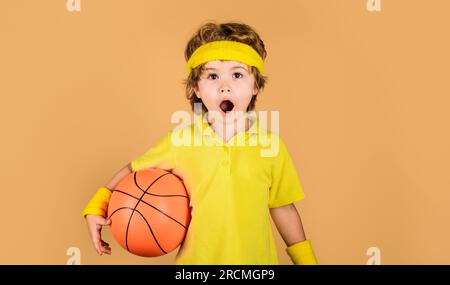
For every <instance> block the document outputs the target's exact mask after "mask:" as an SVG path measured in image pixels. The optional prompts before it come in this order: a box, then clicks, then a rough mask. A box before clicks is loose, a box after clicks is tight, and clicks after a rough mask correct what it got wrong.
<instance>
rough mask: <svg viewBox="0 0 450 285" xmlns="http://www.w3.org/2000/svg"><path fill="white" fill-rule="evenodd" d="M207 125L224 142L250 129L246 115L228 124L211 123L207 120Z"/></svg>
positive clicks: (224, 122) (249, 122)
mask: <svg viewBox="0 0 450 285" xmlns="http://www.w3.org/2000/svg"><path fill="white" fill-rule="evenodd" d="M208 124H209V125H210V126H211V128H212V129H213V130H214V132H215V133H216V134H217V136H218V137H219V138H221V139H222V140H225V141H229V140H230V139H231V138H232V137H233V136H234V135H236V134H237V133H240V132H245V131H247V130H248V129H249V128H250V127H251V121H250V119H249V118H248V116H247V115H246V114H244V116H241V117H239V118H236V119H234V120H230V122H226V121H225V120H223V122H217V121H215V122H213V123H211V122H210V121H209V120H208Z"/></svg>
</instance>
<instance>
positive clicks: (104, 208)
mask: <svg viewBox="0 0 450 285" xmlns="http://www.w3.org/2000/svg"><path fill="white" fill-rule="evenodd" d="M110 197H111V190H109V189H108V188H106V187H104V186H103V187H100V188H98V190H97V192H96V193H95V194H94V196H93V197H92V198H91V200H90V201H89V202H88V203H87V205H86V207H84V210H83V212H82V215H83V218H86V215H97V216H102V217H106V214H107V212H108V203H109V198H110Z"/></svg>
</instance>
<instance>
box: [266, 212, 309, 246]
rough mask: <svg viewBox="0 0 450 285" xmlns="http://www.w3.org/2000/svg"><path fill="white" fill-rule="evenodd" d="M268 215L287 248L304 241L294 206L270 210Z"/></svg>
mask: <svg viewBox="0 0 450 285" xmlns="http://www.w3.org/2000/svg"><path fill="white" fill-rule="evenodd" d="M270 215H271V216H272V219H273V221H274V223H275V225H276V227H277V229H278V232H279V233H280V235H281V237H282V238H283V240H284V242H285V243H286V245H287V246H291V245H293V244H295V243H297V242H301V241H304V240H305V239H306V235H305V231H304V230H303V224H302V220H301V218H300V215H299V214H298V212H297V209H296V208H295V205H294V204H289V205H286V206H282V207H278V208H272V209H270Z"/></svg>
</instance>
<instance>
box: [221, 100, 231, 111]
mask: <svg viewBox="0 0 450 285" xmlns="http://www.w3.org/2000/svg"><path fill="white" fill-rule="evenodd" d="M233 108H234V104H233V102H231V101H230V100H225V101H222V103H220V109H222V111H223V112H225V113H227V112H230V111H231V110H233Z"/></svg>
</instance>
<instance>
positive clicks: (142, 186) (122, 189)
mask: <svg viewBox="0 0 450 285" xmlns="http://www.w3.org/2000/svg"><path fill="white" fill-rule="evenodd" d="M108 217H109V218H110V219H111V225H110V229H111V232H112V234H113V236H114V238H115V239H116V241H117V242H118V243H119V244H120V245H121V246H122V247H123V248H125V249H126V250H128V251H129V252H131V253H133V254H136V255H139V256H144V257H154V256H160V255H163V254H166V253H169V252H170V251H172V250H174V249H175V248H177V247H178V246H179V245H180V244H181V242H182V241H183V239H184V237H185V235H186V231H187V228H188V225H189V221H190V219H191V214H190V208H189V198H188V194H187V191H186V189H185V187H184V184H183V181H182V180H181V179H180V178H179V177H178V176H176V175H175V174H173V173H171V172H168V171H165V170H162V169H159V168H150V169H146V170H140V171H136V172H133V173H130V174H129V175H128V176H126V177H125V178H123V179H122V180H121V181H120V182H119V183H118V184H117V186H116V188H115V189H113V190H112V195H111V198H110V201H109V205H108Z"/></svg>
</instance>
